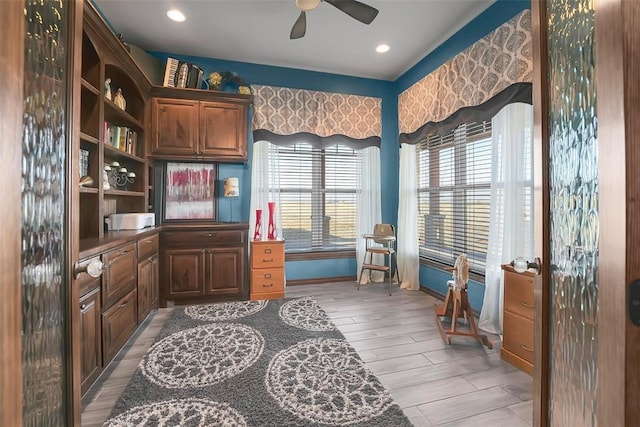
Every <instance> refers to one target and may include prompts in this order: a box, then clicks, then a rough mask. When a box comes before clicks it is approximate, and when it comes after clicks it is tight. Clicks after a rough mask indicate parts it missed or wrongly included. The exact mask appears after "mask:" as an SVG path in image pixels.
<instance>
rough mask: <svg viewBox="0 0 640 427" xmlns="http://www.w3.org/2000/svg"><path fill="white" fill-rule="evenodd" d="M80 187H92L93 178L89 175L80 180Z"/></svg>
mask: <svg viewBox="0 0 640 427" xmlns="http://www.w3.org/2000/svg"><path fill="white" fill-rule="evenodd" d="M79 184H80V187H84V186H85V185H91V184H93V178H91V177H90V176H89V175H83V176H82V177H81V178H80V183H79Z"/></svg>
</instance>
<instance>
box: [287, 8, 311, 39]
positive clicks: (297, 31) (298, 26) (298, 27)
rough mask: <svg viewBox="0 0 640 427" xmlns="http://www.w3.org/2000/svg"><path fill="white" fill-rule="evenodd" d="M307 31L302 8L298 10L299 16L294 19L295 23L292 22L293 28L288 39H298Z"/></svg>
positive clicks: (305, 16)
mask: <svg viewBox="0 0 640 427" xmlns="http://www.w3.org/2000/svg"><path fill="white" fill-rule="evenodd" d="M306 32H307V15H306V14H305V13H304V10H303V11H302V12H300V16H298V19H296V23H295V24H293V28H292V29H291V34H290V35H289V38H290V39H299V38H301V37H304V33H306Z"/></svg>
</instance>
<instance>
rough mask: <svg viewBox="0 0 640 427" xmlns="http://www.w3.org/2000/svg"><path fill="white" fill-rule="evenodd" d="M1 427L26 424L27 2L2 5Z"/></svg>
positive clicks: (0, 84) (0, 68) (0, 154)
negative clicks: (24, 170)
mask: <svg viewBox="0 0 640 427" xmlns="http://www.w3.org/2000/svg"><path fill="white" fill-rule="evenodd" d="M0 28H2V29H3V30H2V32H3V35H2V37H1V38H0V75H2V78H1V79H0V93H1V94H2V96H0V135H2V143H0V159H2V165H3V168H4V170H5V171H7V172H8V173H6V174H4V178H3V182H2V185H0V200H2V203H0V218H2V242H1V243H0V271H1V272H2V273H1V274H0V402H1V403H0V404H1V405H2V408H1V410H0V425H3V426H16V427H20V426H22V351H21V349H22V338H21V333H22V309H21V307H22V288H21V285H20V283H21V282H20V280H21V279H20V274H21V271H20V270H21V269H20V265H21V253H22V249H21V247H22V233H21V223H22V212H21V209H20V208H19V207H20V206H22V193H21V185H22V114H23V102H24V95H23V92H24V89H23V79H24V3H23V2H22V1H0Z"/></svg>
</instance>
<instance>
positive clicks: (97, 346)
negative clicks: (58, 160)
mask: <svg viewBox="0 0 640 427" xmlns="http://www.w3.org/2000/svg"><path fill="white" fill-rule="evenodd" d="M100 321H101V320H100V289H94V290H93V292H90V293H89V294H87V295H85V296H84V297H83V298H82V299H80V338H81V343H82V346H81V348H80V358H81V369H80V370H81V372H82V374H81V375H82V376H81V378H82V379H81V381H82V394H84V393H85V392H86V391H87V390H88V389H89V387H90V386H91V384H93V382H94V381H95V380H96V378H98V375H100V372H101V371H102V328H101V325H100Z"/></svg>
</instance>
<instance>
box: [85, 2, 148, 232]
mask: <svg viewBox="0 0 640 427" xmlns="http://www.w3.org/2000/svg"><path fill="white" fill-rule="evenodd" d="M106 79H111V84H110V85H111V91H112V97H113V96H115V93H116V91H117V90H118V89H121V90H122V94H123V96H124V98H125V100H126V108H125V109H124V110H122V109H121V108H120V107H118V106H117V105H116V104H115V103H114V102H113V101H112V100H110V99H109V98H108V97H107V96H106V95H105V80H106ZM150 88H151V84H150V82H149V81H148V79H147V78H146V77H145V76H144V74H143V73H142V72H141V71H140V70H139V68H138V67H137V66H136V65H135V63H134V61H133V59H132V58H131V57H130V55H129V54H128V52H127V51H126V50H125V48H124V46H122V45H121V44H120V42H119V41H118V40H117V39H116V38H115V37H114V36H113V35H112V34H109V33H107V32H105V29H104V23H102V22H101V18H100V17H99V16H98V14H97V12H96V11H95V9H94V8H93V7H91V6H90V5H89V4H88V3H85V13H84V22H83V35H82V68H81V95H80V150H81V153H82V152H83V151H84V152H85V153H88V156H87V161H86V164H87V167H86V175H88V176H89V177H91V180H92V182H91V183H90V184H87V185H84V186H80V187H79V189H78V191H79V193H80V198H79V199H80V227H79V228H80V239H81V240H82V239H99V238H102V237H103V236H104V217H106V216H108V215H110V214H111V213H122V212H147V210H148V208H149V194H150V188H149V166H148V164H147V160H146V158H147V153H146V140H147V137H148V133H149V132H148V129H149V120H150V114H149V113H148V105H147V103H148V93H149V91H150ZM109 128H111V138H109V132H108V130H109ZM117 135H123V136H122V137H121V138H119V140H115V139H114V138H113V137H114V136H117ZM127 136H129V137H128V138H127ZM82 157H83V156H82V155H81V156H80V158H81V163H82ZM114 162H117V164H119V168H126V170H127V174H129V173H133V174H135V178H134V180H133V182H130V183H124V184H123V185H117V184H116V185H113V184H112V185H109V183H108V179H107V176H105V174H104V170H105V166H106V165H109V166H111V165H113V164H114ZM115 168H116V167H113V169H115ZM80 175H83V173H82V168H81V170H80ZM105 181H107V182H106V183H105Z"/></svg>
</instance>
